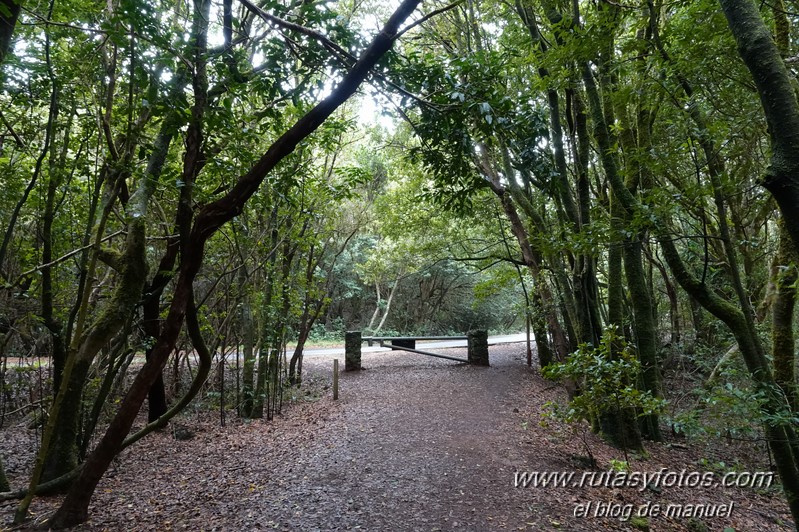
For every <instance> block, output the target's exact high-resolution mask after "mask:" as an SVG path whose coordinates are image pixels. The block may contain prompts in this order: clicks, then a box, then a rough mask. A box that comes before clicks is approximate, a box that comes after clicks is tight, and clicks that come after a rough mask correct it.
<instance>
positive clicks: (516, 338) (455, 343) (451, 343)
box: [289, 333, 527, 357]
mask: <svg viewBox="0 0 799 532" xmlns="http://www.w3.org/2000/svg"><path fill="white" fill-rule="evenodd" d="M525 340H527V335H526V334H524V333H519V334H507V335H503V336H489V337H488V345H496V344H513V343H516V342H524V341H525ZM451 347H466V340H444V341H435V342H417V344H416V349H421V350H423V351H432V350H434V349H448V348H451ZM289 351H291V349H289ZM381 351H391V349H388V348H386V347H380V346H376V345H373V346H371V347H368V346H363V347H361V353H375V352H381ZM343 354H344V348H343V347H328V348H325V349H305V350H303V355H304V356H306V357H323V356H331V355H343Z"/></svg>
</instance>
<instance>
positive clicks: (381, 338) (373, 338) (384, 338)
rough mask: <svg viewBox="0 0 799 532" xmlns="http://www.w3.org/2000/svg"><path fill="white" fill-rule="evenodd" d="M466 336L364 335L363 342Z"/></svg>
mask: <svg viewBox="0 0 799 532" xmlns="http://www.w3.org/2000/svg"><path fill="white" fill-rule="evenodd" d="M468 339H469V337H468V336H364V337H362V338H361V340H362V341H364V342H387V341H390V340H468Z"/></svg>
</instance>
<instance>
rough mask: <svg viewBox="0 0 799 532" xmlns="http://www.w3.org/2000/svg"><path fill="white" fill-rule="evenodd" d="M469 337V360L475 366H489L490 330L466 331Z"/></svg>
mask: <svg viewBox="0 0 799 532" xmlns="http://www.w3.org/2000/svg"><path fill="white" fill-rule="evenodd" d="M466 336H467V337H468V339H469V348H468V357H467V358H468V360H469V364H473V365H475V366H488V365H489V364H488V332H487V331H482V330H476V331H469V332H468V333H466Z"/></svg>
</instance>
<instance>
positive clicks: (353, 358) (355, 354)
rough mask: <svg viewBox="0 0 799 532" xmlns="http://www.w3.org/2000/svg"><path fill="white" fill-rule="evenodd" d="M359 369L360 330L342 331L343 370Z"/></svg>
mask: <svg viewBox="0 0 799 532" xmlns="http://www.w3.org/2000/svg"><path fill="white" fill-rule="evenodd" d="M360 369H361V331H347V332H346V333H344V371H358V370H360Z"/></svg>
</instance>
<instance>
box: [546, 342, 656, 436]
mask: <svg viewBox="0 0 799 532" xmlns="http://www.w3.org/2000/svg"><path fill="white" fill-rule="evenodd" d="M640 371H641V364H640V363H639V362H638V360H637V359H636V358H635V356H634V354H633V353H632V350H631V349H630V348H629V346H627V345H626V343H625V342H624V341H623V339H622V338H620V337H619V336H618V335H617V333H615V332H614V329H613V328H612V327H609V328H608V329H606V330H605V332H604V333H603V335H602V339H601V342H600V345H599V346H598V347H593V346H591V345H587V344H582V345H580V347H579V349H578V350H577V351H575V352H574V353H572V354H571V355H569V357H568V359H567V360H566V361H565V362H563V363H554V364H550V365H549V366H547V367H545V368H544V369H543V370H542V373H543V375H544V377H546V378H547V379H550V380H554V381H558V382H563V381H564V380H569V381H572V382H575V383H577V384H578V386H579V388H580V393H579V394H578V395H576V396H575V397H574V398H572V400H571V401H570V402H569V404H568V406H567V407H565V408H563V407H560V406H558V405H556V404H553V403H550V412H551V414H552V415H554V416H555V417H556V418H558V419H562V420H563V421H566V422H568V423H574V422H577V421H580V420H587V421H593V420H596V419H598V418H599V417H600V416H601V415H602V414H605V413H608V412H613V411H618V410H622V409H633V410H635V412H636V413H637V414H638V415H639V416H645V415H650V414H655V413H658V414H659V413H661V412H662V411H663V409H664V407H665V401H664V400H662V399H657V398H655V397H653V396H652V394H651V393H650V392H648V391H646V392H643V391H641V390H639V389H638V388H637V387H636V385H635V383H637V382H638V376H639V374H640Z"/></svg>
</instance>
